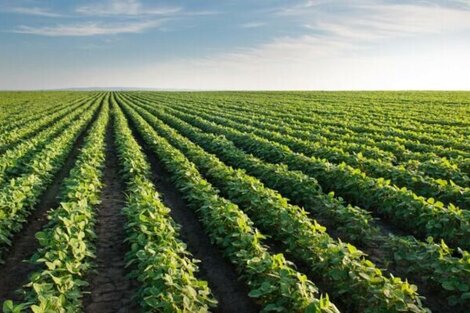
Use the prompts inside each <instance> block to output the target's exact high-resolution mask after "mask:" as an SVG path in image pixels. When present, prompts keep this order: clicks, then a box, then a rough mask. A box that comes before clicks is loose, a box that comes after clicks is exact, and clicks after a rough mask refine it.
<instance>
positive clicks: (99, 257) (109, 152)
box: [83, 121, 138, 313]
mask: <svg viewBox="0 0 470 313" xmlns="http://www.w3.org/2000/svg"><path fill="white" fill-rule="evenodd" d="M112 127H113V126H112V121H110V125H109V126H108V129H107V133H106V161H105V168H104V172H103V182H104V187H103V190H102V192H101V204H100V205H99V207H98V211H97V214H96V221H97V223H96V225H95V232H96V236H97V238H96V243H95V244H96V252H95V255H96V259H95V261H94V262H95V266H96V267H95V269H94V271H93V273H92V274H90V275H89V279H88V281H89V283H90V286H89V288H87V289H88V290H87V291H88V292H89V293H88V294H87V295H86V296H85V298H84V299H83V307H84V310H85V312H90V313H91V312H100V313H106V312H109V313H115V312H116V313H117V312H119V313H126V312H136V311H138V307H137V304H136V303H134V302H133V301H132V297H133V295H134V294H135V292H136V289H137V288H136V286H137V283H136V282H135V281H132V280H131V279H129V278H128V277H127V274H128V270H127V269H126V268H125V264H126V261H125V255H126V252H127V251H128V250H129V247H128V244H127V243H126V242H125V239H126V231H125V224H126V218H125V216H124V215H123V213H122V208H123V207H124V205H125V196H124V184H123V183H122V181H121V179H120V175H119V163H118V159H117V152H116V147H115V142H114V132H113V131H112Z"/></svg>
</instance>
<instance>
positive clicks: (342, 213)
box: [147, 108, 470, 312]
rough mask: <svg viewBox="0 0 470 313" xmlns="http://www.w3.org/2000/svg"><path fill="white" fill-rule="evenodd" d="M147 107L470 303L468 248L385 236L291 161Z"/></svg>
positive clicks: (349, 236) (352, 237) (454, 301)
mask: <svg viewBox="0 0 470 313" xmlns="http://www.w3.org/2000/svg"><path fill="white" fill-rule="evenodd" d="M147 110H148V111H149V112H151V113H152V114H154V115H155V116H156V117H158V118H159V119H160V120H162V121H163V122H165V123H166V124H167V125H169V126H171V127H173V128H174V129H175V130H177V131H178V132H179V133H180V134H182V135H184V136H186V137H187V138H188V139H190V140H191V141H193V142H194V143H196V144H198V145H200V146H201V147H202V148H204V149H205V150H206V151H208V152H210V153H213V154H215V155H217V156H218V157H219V158H221V160H222V161H224V162H226V163H227V164H229V165H231V166H234V167H239V168H242V169H244V170H246V171H247V173H248V174H250V175H253V176H255V177H257V178H259V179H261V180H262V181H263V183H264V184H265V185H266V186H268V187H269V188H273V189H276V190H279V191H280V192H281V193H282V194H283V195H285V196H286V197H288V198H289V199H292V200H291V201H292V202H293V203H295V204H298V205H301V206H303V207H305V208H306V209H307V210H309V212H311V213H312V214H313V216H314V217H315V218H318V217H319V218H320V219H321V221H322V223H324V222H326V223H327V226H331V228H332V229H334V232H335V233H336V234H338V235H340V237H341V238H342V239H343V240H346V241H349V242H355V243H358V244H360V245H361V246H363V247H369V248H370V247H373V248H374V249H379V250H380V251H381V253H382V254H384V255H383V256H387V258H386V260H385V261H384V263H387V264H388V266H389V267H392V268H396V269H397V270H399V271H400V274H406V275H407V277H408V275H411V277H413V279H415V280H420V281H423V282H426V284H430V285H432V287H433V288H434V289H436V290H438V292H439V293H440V294H442V295H443V296H444V297H446V298H447V299H448V302H449V303H450V304H451V305H454V309H456V306H455V305H459V306H460V307H461V308H462V309H463V308H464V307H466V306H468V305H470V293H469V291H470V284H469V281H470V262H469V261H470V254H469V253H468V252H466V251H460V252H461V253H462V257H454V256H453V255H454V254H455V252H454V251H452V250H451V249H449V248H448V247H447V246H446V245H445V244H444V243H441V244H437V243H434V242H432V241H429V242H420V241H417V240H416V239H414V238H413V237H403V236H393V235H390V236H381V235H379V233H380V230H379V229H378V227H376V226H375V225H374V221H373V220H372V218H371V217H370V216H369V214H368V212H367V211H365V210H363V209H360V208H358V207H352V206H350V205H344V204H343V201H341V199H337V198H334V196H333V195H332V194H325V193H323V192H322V189H321V187H320V186H319V184H318V182H317V181H316V180H315V179H314V178H312V177H309V176H307V175H305V174H303V173H302V172H299V171H289V170H288V169H287V168H286V166H282V165H279V164H271V163H266V162H263V161H261V160H260V159H258V158H256V157H254V156H252V155H250V154H247V153H245V152H243V151H242V150H241V149H239V148H237V147H236V146H235V145H234V144H233V143H232V142H230V141H229V140H227V139H226V138H225V137H223V136H216V135H213V134H209V133H204V132H202V131H200V130H199V129H197V128H195V127H193V126H191V125H190V124H188V123H186V122H183V121H182V120H179V119H176V118H175V117H173V116H171V115H168V114H165V113H164V112H163V110H157V109H150V108H147ZM449 273H452V274H451V275H449ZM462 312H463V311H462Z"/></svg>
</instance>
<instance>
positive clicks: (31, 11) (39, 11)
mask: <svg viewBox="0 0 470 313" xmlns="http://www.w3.org/2000/svg"><path fill="white" fill-rule="evenodd" d="M2 11H4V12H9V13H14V14H23V15H34V16H44V17H61V16H63V15H62V14H59V13H55V12H52V11H50V10H49V9H45V8H39V7H31V8H28V7H13V8H4V9H3V10H2Z"/></svg>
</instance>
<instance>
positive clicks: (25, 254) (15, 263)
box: [0, 109, 99, 303]
mask: <svg viewBox="0 0 470 313" xmlns="http://www.w3.org/2000/svg"><path fill="white" fill-rule="evenodd" d="M98 112H99V109H98V110H97V111H96V112H95V115H94V117H93V118H92V120H91V121H90V123H88V126H87V127H86V129H85V130H84V131H83V132H82V133H81V134H80V136H79V137H78V138H77V140H76V143H75V145H74V147H73V149H72V151H71V152H70V153H69V155H68V156H67V159H66V161H65V163H64V166H63V167H62V168H61V169H60V170H59V172H58V173H57V174H56V175H55V176H54V180H53V182H52V183H51V184H50V185H49V187H48V188H47V189H46V191H45V192H44V193H43V195H42V197H41V199H40V201H39V203H38V204H37V205H36V207H35V208H34V210H33V211H32V214H31V215H30V216H29V217H28V221H27V222H26V223H25V224H24V225H23V230H22V231H20V232H19V233H17V234H16V235H15V236H14V237H13V239H12V242H13V246H11V248H10V249H9V250H8V251H6V252H5V260H4V264H2V265H1V266H0V277H1V283H0V303H2V302H3V301H4V300H6V299H12V300H17V301H18V300H20V296H19V295H18V294H17V293H16V291H17V290H18V289H19V288H21V287H22V286H23V285H24V284H26V283H27V281H28V278H29V274H30V273H31V272H32V271H34V270H35V269H37V268H38V265H36V264H32V263H29V262H26V261H25V260H29V259H30V258H31V257H32V255H33V254H34V253H35V252H36V251H37V249H38V248H39V243H38V241H37V240H36V238H35V234H36V233H37V232H38V231H40V230H41V229H42V228H43V227H44V226H45V225H46V224H47V222H48V221H47V212H48V211H49V210H50V209H54V208H56V207H58V206H59V200H58V196H59V192H60V187H61V185H62V182H63V180H64V179H65V178H66V177H67V176H68V174H69V172H70V170H71V169H72V167H73V165H74V164H75V160H76V159H77V156H78V154H79V153H80V148H81V147H82V145H83V139H84V137H85V135H86V134H87V132H88V130H89V129H90V127H91V125H92V124H93V122H94V121H95V119H96V117H97V113H98Z"/></svg>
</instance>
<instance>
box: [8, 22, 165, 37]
mask: <svg viewBox="0 0 470 313" xmlns="http://www.w3.org/2000/svg"><path fill="white" fill-rule="evenodd" d="M160 24H161V22H160V21H144V22H129V23H95V22H89V23H80V24H70V25H56V26H46V27H31V26H24V25H22V26H19V27H18V28H16V29H15V30H13V32H15V33H21V34H32V35H40V36H49V37H61V36H95V35H111V34H122V33H140V32H142V31H144V30H146V29H150V28H155V27H158V26H159V25H160Z"/></svg>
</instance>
